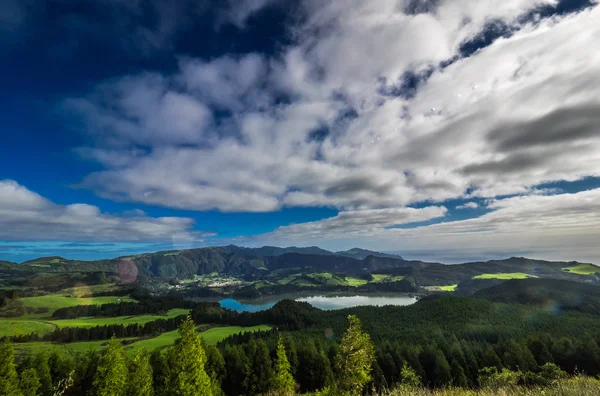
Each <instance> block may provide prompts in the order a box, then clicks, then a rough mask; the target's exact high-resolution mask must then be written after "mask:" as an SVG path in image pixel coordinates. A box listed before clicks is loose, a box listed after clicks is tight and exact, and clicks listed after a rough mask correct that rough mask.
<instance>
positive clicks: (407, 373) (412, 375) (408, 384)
mask: <svg viewBox="0 0 600 396" xmlns="http://www.w3.org/2000/svg"><path fill="white" fill-rule="evenodd" d="M400 383H401V384H402V386H403V387H405V388H408V389H412V388H417V387H419V386H421V378H420V377H419V375H418V374H417V372H416V371H415V370H414V369H413V368H412V367H410V366H409V365H408V363H406V362H405V363H404V365H403V366H402V369H401V370H400Z"/></svg>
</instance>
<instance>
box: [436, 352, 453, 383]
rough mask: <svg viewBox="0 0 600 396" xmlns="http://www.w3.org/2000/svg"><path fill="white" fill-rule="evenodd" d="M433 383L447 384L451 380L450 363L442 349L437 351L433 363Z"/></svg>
mask: <svg viewBox="0 0 600 396" xmlns="http://www.w3.org/2000/svg"><path fill="white" fill-rule="evenodd" d="M434 377H435V385H436V386H439V387H444V386H448V385H449V384H450V383H451V382H452V372H451V370H450V364H449V363H448V360H447V359H446V356H444V354H443V352H442V351H437V353H436V356H435V363H434Z"/></svg>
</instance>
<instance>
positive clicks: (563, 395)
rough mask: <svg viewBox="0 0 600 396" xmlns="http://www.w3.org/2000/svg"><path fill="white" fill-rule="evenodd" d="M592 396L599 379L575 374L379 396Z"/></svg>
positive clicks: (599, 389) (599, 392)
mask: <svg viewBox="0 0 600 396" xmlns="http://www.w3.org/2000/svg"><path fill="white" fill-rule="evenodd" d="M413 395H414V396H522V395H523V396H538V395H547V396H554V395H556V396H592V395H600V381H599V380H597V379H595V378H590V377H584V376H576V377H571V378H568V379H564V380H559V381H556V382H555V383H554V384H552V385H548V386H532V387H525V386H510V387H504V388H485V389H461V388H454V389H442V390H430V389H423V388H419V389H415V388H412V389H408V388H404V389H403V388H399V389H396V390H393V391H391V392H389V393H384V394H382V395H381V396H413Z"/></svg>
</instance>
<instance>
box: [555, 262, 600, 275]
mask: <svg viewBox="0 0 600 396" xmlns="http://www.w3.org/2000/svg"><path fill="white" fill-rule="evenodd" d="M563 271H566V272H570V273H572V274H578V275H594V274H598V273H600V267H598V266H595V265H593V264H579V265H574V266H572V267H567V268H563Z"/></svg>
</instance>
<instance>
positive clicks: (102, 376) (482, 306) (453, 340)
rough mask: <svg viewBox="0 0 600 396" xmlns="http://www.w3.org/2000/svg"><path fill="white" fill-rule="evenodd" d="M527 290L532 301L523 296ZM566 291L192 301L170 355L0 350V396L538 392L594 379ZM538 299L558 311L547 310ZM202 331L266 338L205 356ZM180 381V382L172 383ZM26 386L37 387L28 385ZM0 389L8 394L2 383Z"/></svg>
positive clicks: (594, 327)
mask: <svg viewBox="0 0 600 396" xmlns="http://www.w3.org/2000/svg"><path fill="white" fill-rule="evenodd" d="M536 282H537V283H536ZM532 285H535V286H537V287H538V288H537V290H538V291H540V292H538V293H536V294H529V293H528V292H527V290H531V288H532V287H533V286H532ZM544 285H547V286H548V287H545V288H544V287H542V286H544ZM550 286H559V288H558V289H555V288H553V287H550ZM577 286H578V284H570V283H568V282H563V283H561V284H549V283H548V284H539V280H522V281H511V282H507V288H508V290H510V291H511V292H512V293H514V295H515V296H516V297H515V298H516V299H517V300H518V301H517V302H518V303H506V302H495V301H490V300H494V299H499V300H502V301H505V300H506V297H505V296H506V295H507V294H506V293H504V292H502V291H501V290H500V289H499V288H495V289H494V288H492V289H490V291H489V292H488V293H486V294H485V295H484V293H480V295H478V297H479V298H473V297H452V296H431V297H427V298H423V299H422V300H421V301H419V302H417V303H416V304H414V305H411V306H406V307H398V306H384V307H354V308H348V309H344V310H334V311H322V310H319V309H317V308H314V307H313V306H311V305H310V304H308V303H303V302H295V301H291V300H282V301H280V302H279V303H277V304H276V305H275V306H274V307H272V308H271V309H268V310H265V311H260V312H255V313H248V312H243V313H239V312H235V311H231V310H227V309H224V308H222V307H221V306H220V305H219V304H217V303H193V304H194V306H193V309H192V310H191V315H190V319H189V320H184V318H176V319H174V320H173V322H174V323H175V324H173V325H172V326H173V327H174V326H179V328H180V335H181V337H180V340H179V341H177V342H176V343H175V345H174V346H173V347H171V348H167V349H166V350H156V351H153V352H152V353H151V354H148V353H144V352H139V351H138V352H137V353H136V355H135V356H133V357H131V358H129V359H126V358H125V357H124V355H123V354H124V352H123V346H122V345H121V343H120V342H119V341H118V340H116V339H112V340H110V341H107V347H106V348H105V349H104V351H103V352H96V351H90V352H88V353H87V354H83V355H75V356H71V355H68V354H61V353H56V352H53V353H51V354H49V355H48V354H44V353H42V354H39V355H24V356H18V357H17V358H15V357H14V355H13V352H12V347H11V346H10V344H8V343H5V344H4V346H3V347H2V352H1V354H0V355H1V356H0V361H1V362H2V363H1V366H2V368H0V372H1V373H4V374H2V375H3V376H5V377H6V378H13V380H11V381H9V382H10V383H11V384H13V385H14V384H19V381H18V380H16V379H15V378H19V376H20V378H21V379H20V381H21V388H22V390H13V391H11V392H16V393H9V391H7V390H6V389H8V388H0V394H15V395H19V394H21V393H19V392H23V394H26V395H29V394H31V395H37V394H41V395H51V394H53V393H52V392H56V389H58V388H57V387H60V386H66V385H69V386H68V390H66V391H65V393H64V394H73V395H79V394H92V395H113V394H114V395H117V394H132V395H134V394H135V395H137V394H141V393H136V390H135V389H146V391H145V392H147V393H143V394H152V393H153V394H156V395H176V394H182V395H183V394H186V395H187V394H207V395H208V394H215V395H220V394H225V395H232V396H233V395H256V394H275V395H276V394H282V395H283V394H292V392H298V393H311V392H312V393H314V392H320V393H319V394H323V395H325V394H331V395H337V394H349V395H360V394H365V393H371V392H372V391H375V392H380V393H383V392H387V391H389V390H393V389H396V388H398V387H403V386H404V387H406V386H409V385H410V386H413V387H416V388H419V389H428V388H429V389H441V388H447V387H450V386H454V387H461V388H473V389H479V388H486V387H489V386H504V385H507V384H508V385H511V384H512V385H515V386H523V387H534V386H546V385H548V384H551V383H553V381H556V380H558V379H560V378H563V377H565V376H569V375H581V374H584V375H586V376H592V377H594V376H598V375H600V333H599V332H598V328H600V315H598V314H597V312H593V311H590V310H589V309H586V310H585V311H586V312H581V310H577V309H576V306H573V305H572V304H571V305H569V304H570V301H572V300H573V293H576V290H577ZM544 290H546V291H545V292H544ZM543 293H547V294H548V295H551V296H552V298H553V299H554V301H557V302H558V303H556V304H555V305H553V306H552V309H549V308H548V305H547V303H546V302H547V298H545V297H544V296H543ZM582 293H583V294H582V295H581V297H580V300H581V301H585V302H586V304H585V306H586V307H587V306H589V307H594V306H595V304H596V303H597V301H598V297H599V292H598V290H597V288H596V287H595V286H590V287H589V288H585V290H584V291H583V292H582ZM527 296H529V297H527ZM141 301H143V299H142V300H141ZM167 301H169V300H165V301H163V302H159V300H155V298H154V297H148V300H147V303H148V306H154V307H159V308H160V307H172V306H174V305H170V304H175V305H180V304H182V303H183V301H177V300H171V302H170V303H168V302H167ZM189 303H190V302H186V303H185V304H189ZM561 303H562V304H564V306H561V305H560V304H561ZM165 304H167V305H165ZM129 306H130V305H129V304H127V303H122V308H121V307H119V305H118V304H116V305H114V306H112V307H111V308H110V309H108V308H107V309H106V310H105V311H104V314H108V315H110V314H114V315H118V314H120V313H122V312H124V311H123V310H127V309H129V308H127V307H129ZM557 307H558V309H557ZM561 307H562V308H561ZM94 309H95V308H90V309H89V310H88V311H85V310H84V309H83V308H79V307H76V308H73V309H72V310H71V311H69V312H70V314H69V316H71V314H73V315H81V314H85V315H87V314H90V313H92V312H95V311H94ZM140 309H142V310H144V309H146V308H140ZM65 312H66V311H65ZM144 312H146V311H144ZM151 323H152V322H151ZM207 323H210V324H212V325H214V326H218V325H239V326H250V325H257V324H269V325H272V326H273V329H272V330H270V331H265V332H257V333H244V334H241V333H240V334H238V335H234V336H231V337H229V338H227V339H225V340H224V341H222V342H220V343H218V344H217V345H216V346H207V345H205V344H203V341H202V339H201V337H200V336H199V334H198V333H197V330H198V328H197V326H198V325H200V324H207ZM151 326H152V325H151ZM87 330H88V331H90V332H94V331H97V330H98V329H96V330H92V329H87ZM111 331H112V332H113V334H110V332H111ZM102 334H103V335H102V337H104V338H108V337H111V336H113V335H114V336H117V337H121V336H123V335H122V334H119V333H117V331H116V329H112V328H109V329H106V331H104V332H103V333H102ZM102 337H100V338H102ZM186 337H187V338H186ZM181 345H186V346H185V347H181ZM198 345H200V346H198ZM190 351H195V352H193V353H192V352H190ZM284 357H285V358H284ZM353 359H357V360H353ZM11 362H14V363H11ZM107 362H112V363H110V364H109V363H107ZM115 362H116V363H115ZM103 365H104V366H103ZM182 365H184V366H185V367H184V366H182ZM105 366H106V367H105ZM113 367H121V368H120V369H113ZM174 368H177V369H176V371H175V372H174V371H173V370H174ZM180 372H183V373H186V374H185V375H189V376H191V377H186V378H180V377H178V375H179V374H178V373H180ZM6 373H8V374H6ZM123 373H129V374H128V375H125V378H124V379H115V378H112V377H111V376H114V375H117V376H118V375H121V376H122V375H123ZM191 373H196V374H191ZM192 377H193V378H192ZM28 378H33V379H36V378H37V380H31V382H32V383H29V382H28V380H27V379H28ZM38 382H39V384H38ZM142 383H143V384H142ZM3 384H4V385H1V384H0V386H9V385H7V382H6V381H5V382H3ZM61 384H62V385H61ZM110 384H120V385H118V386H119V387H120V388H118V389H117V390H114V389H113V390H110V389H112V388H110V387H111V386H113V385H110ZM132 384H135V386H134V385H132ZM494 384H495V385H494ZM26 387H32V388H36V387H37V388H36V389H37V390H36V391H31V389H29V388H27V389H29V390H26V389H25V388H26ZM106 387H108V388H110V389H109V390H106V389H105V388H106ZM189 387H192V388H189ZM193 387H202V388H201V389H204V390H203V391H201V392H200V393H198V391H196V390H191V391H190V389H200V388H193ZM134 388H135V389H134ZM2 389H5V390H4V393H2V392H3V391H2ZM15 389H16V388H15ZM103 389H104V390H103ZM149 389H152V391H151V393H148V392H150V391H149ZM186 389H187V390H186ZM27 392H29V393H27ZM115 392H116V393H115ZM190 392H191V393H190ZM194 392H196V393H194ZM202 392H204V393H202Z"/></svg>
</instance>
